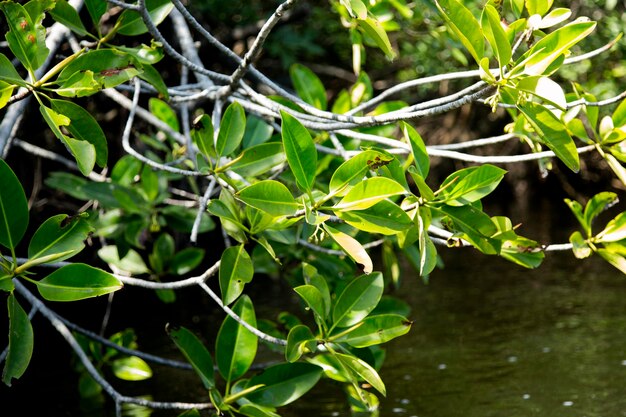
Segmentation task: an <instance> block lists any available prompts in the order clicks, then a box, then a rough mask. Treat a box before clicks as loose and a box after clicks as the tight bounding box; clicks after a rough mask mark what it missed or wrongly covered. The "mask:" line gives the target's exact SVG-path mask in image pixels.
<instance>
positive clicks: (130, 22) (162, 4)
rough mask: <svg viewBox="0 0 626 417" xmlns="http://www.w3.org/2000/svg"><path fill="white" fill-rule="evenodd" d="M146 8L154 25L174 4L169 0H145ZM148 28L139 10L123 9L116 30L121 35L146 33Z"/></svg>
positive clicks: (160, 20) (164, 16)
mask: <svg viewBox="0 0 626 417" xmlns="http://www.w3.org/2000/svg"><path fill="white" fill-rule="evenodd" d="M146 8H147V9H148V13H149V14H150V18H151V20H152V21H153V22H154V24H155V25H157V26H158V25H159V24H160V23H161V22H162V21H163V20H165V18H166V17H167V15H168V14H170V12H171V11H172V9H173V8H174V4H173V3H172V2H171V1H169V0H146ZM147 31H148V28H146V25H145V24H144V23H143V19H142V18H141V15H140V14H139V12H136V11H133V10H125V11H124V12H123V13H122V15H121V16H120V18H119V27H118V29H117V32H118V33H120V34H122V35H127V36H136V35H141V34H143V33H146V32H147Z"/></svg>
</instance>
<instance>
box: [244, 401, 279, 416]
mask: <svg viewBox="0 0 626 417" xmlns="http://www.w3.org/2000/svg"><path fill="white" fill-rule="evenodd" d="M272 410H273V408H270V407H261V406H260V405H256V404H252V403H250V404H244V405H242V406H241V407H239V414H242V415H244V416H246V417H280V416H279V415H278V414H276V413H275V412H274V411H272Z"/></svg>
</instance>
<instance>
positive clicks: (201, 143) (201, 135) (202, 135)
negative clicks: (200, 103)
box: [191, 113, 215, 160]
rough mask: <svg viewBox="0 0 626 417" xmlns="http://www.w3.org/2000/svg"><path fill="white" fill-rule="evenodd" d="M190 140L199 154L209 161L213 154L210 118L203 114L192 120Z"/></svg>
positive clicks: (212, 134)
mask: <svg viewBox="0 0 626 417" xmlns="http://www.w3.org/2000/svg"><path fill="white" fill-rule="evenodd" d="M191 139H192V140H193V143H195V144H196V146H197V147H198V149H199V150H200V152H201V153H202V154H203V155H204V156H205V157H206V158H207V159H208V160H210V159H211V156H212V155H214V154H215V153H214V152H213V140H214V130H213V122H212V121H211V116H209V115H208V114H206V113H205V114H203V115H202V116H199V117H198V118H197V119H196V120H194V122H193V130H192V131H191Z"/></svg>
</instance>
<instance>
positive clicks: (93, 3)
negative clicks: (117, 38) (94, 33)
mask: <svg viewBox="0 0 626 417" xmlns="http://www.w3.org/2000/svg"><path fill="white" fill-rule="evenodd" d="M85 6H87V11H88V12H89V16H91V21H92V22H93V24H94V25H95V26H98V24H99V22H100V18H101V17H102V16H103V15H104V14H105V13H106V11H107V8H108V3H107V2H105V1H102V0H85Z"/></svg>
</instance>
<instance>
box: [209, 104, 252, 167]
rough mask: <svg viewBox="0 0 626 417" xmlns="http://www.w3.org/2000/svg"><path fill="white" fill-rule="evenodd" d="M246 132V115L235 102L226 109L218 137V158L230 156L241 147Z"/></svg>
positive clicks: (216, 145) (216, 147)
mask: <svg viewBox="0 0 626 417" xmlns="http://www.w3.org/2000/svg"><path fill="white" fill-rule="evenodd" d="M245 130H246V114H245V112H244V110H243V107H241V104H239V103H238V102H236V101H235V102H233V103H232V104H231V105H230V106H228V107H227V108H226V111H225V112H224V116H222V121H221V123H220V131H219V133H218V135H217V141H216V144H215V150H216V151H217V156H223V155H230V154H231V153H233V152H234V151H235V149H237V148H238V147H239V144H240V143H241V140H242V139H243V134H244V132H245Z"/></svg>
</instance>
